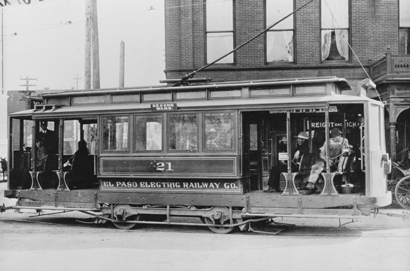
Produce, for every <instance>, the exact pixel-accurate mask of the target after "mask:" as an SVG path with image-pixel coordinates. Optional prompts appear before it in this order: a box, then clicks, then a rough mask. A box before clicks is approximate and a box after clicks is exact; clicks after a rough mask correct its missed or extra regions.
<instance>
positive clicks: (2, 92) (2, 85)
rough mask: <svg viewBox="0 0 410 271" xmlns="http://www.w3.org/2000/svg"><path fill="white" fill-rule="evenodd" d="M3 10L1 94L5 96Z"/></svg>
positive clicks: (2, 27)
mask: <svg viewBox="0 0 410 271" xmlns="http://www.w3.org/2000/svg"><path fill="white" fill-rule="evenodd" d="M0 9H1V94H4V19H3V16H4V15H3V8H0Z"/></svg>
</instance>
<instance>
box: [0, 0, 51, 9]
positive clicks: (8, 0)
mask: <svg viewBox="0 0 410 271" xmlns="http://www.w3.org/2000/svg"><path fill="white" fill-rule="evenodd" d="M45 1H46V0H0V6H1V7H7V6H12V5H30V4H36V3H39V2H45Z"/></svg>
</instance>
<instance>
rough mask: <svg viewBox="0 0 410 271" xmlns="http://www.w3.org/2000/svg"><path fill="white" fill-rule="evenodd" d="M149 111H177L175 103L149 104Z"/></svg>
mask: <svg viewBox="0 0 410 271" xmlns="http://www.w3.org/2000/svg"><path fill="white" fill-rule="evenodd" d="M151 109H152V110H154V111H174V110H177V104H176V103H163V104H151Z"/></svg>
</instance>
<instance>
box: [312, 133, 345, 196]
mask: <svg viewBox="0 0 410 271" xmlns="http://www.w3.org/2000/svg"><path fill="white" fill-rule="evenodd" d="M341 133H342V132H341V131H340V129H339V128H336V127H335V128H332V130H331V131H330V139H329V166H330V171H336V170H337V164H338V161H339V158H340V155H341V154H342V152H343V150H344V149H346V148H348V147H349V141H348V140H347V139H346V138H343V137H342V136H341ZM326 151H327V141H325V143H324V144H323V146H322V147H321V148H320V158H321V159H320V160H319V161H317V162H316V164H314V165H313V166H312V169H311V171H310V175H309V180H308V184H307V186H306V187H307V188H308V189H309V190H308V191H307V192H306V194H305V195H310V194H314V193H315V192H316V191H317V190H318V189H317V187H316V182H317V180H318V178H319V175H320V173H321V172H322V171H323V169H324V168H325V161H326Z"/></svg>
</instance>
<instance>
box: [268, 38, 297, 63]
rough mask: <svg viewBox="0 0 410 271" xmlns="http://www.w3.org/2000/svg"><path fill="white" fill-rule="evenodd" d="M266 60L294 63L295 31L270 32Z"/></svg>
mask: <svg viewBox="0 0 410 271" xmlns="http://www.w3.org/2000/svg"><path fill="white" fill-rule="evenodd" d="M266 45H267V50H266V54H267V56H266V60H267V61H268V62H272V61H286V62H293V31H269V32H268V34H267V44H266Z"/></svg>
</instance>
